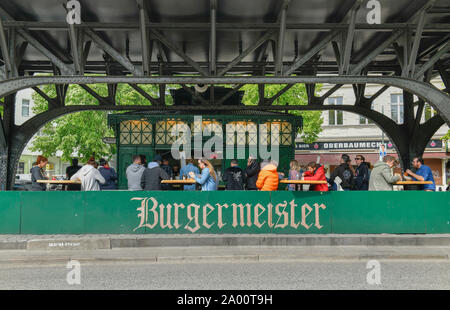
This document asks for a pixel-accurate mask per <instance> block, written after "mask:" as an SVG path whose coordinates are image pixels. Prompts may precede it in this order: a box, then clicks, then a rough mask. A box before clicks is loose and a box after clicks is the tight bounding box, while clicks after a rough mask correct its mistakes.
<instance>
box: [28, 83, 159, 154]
mask: <svg viewBox="0 0 450 310" xmlns="http://www.w3.org/2000/svg"><path fill="white" fill-rule="evenodd" d="M89 87H91V88H92V89H93V90H95V91H96V92H97V93H98V94H100V95H101V96H106V95H107V94H108V88H107V85H106V84H95V85H89ZM142 88H143V89H144V90H146V91H147V92H148V93H149V94H150V95H152V96H153V97H157V96H158V95H157V94H159V91H158V86H157V85H142ZM41 89H42V90H43V91H44V92H45V93H46V94H47V95H49V96H50V97H55V96H56V90H55V87H54V86H53V85H45V86H42V87H41ZM33 100H34V102H35V106H34V108H33V111H34V112H35V113H41V112H43V111H46V110H47V107H48V103H47V101H46V100H45V99H43V98H42V97H41V96H40V95H38V94H37V93H34V94H33ZM116 100H117V104H118V105H144V104H148V101H147V100H146V99H145V98H144V97H142V96H141V95H139V94H138V93H137V92H136V91H135V90H133V89H132V88H131V87H130V86H129V85H127V84H123V85H119V86H118V89H117V96H116ZM97 104H98V101H97V99H95V98H94V97H92V96H91V95H90V94H89V93H87V92H86V91H85V90H84V89H82V88H81V87H80V86H78V85H70V86H69V88H68V90H67V96H66V105H97ZM108 113H110V112H106V111H83V112H77V113H72V114H68V115H65V116H62V117H60V118H58V119H56V120H53V121H52V122H50V123H48V124H46V125H45V126H44V127H43V128H42V130H41V135H38V136H36V138H35V140H34V142H33V145H32V147H31V150H32V151H39V152H42V154H43V155H44V156H52V155H55V153H56V152H57V151H61V152H62V153H63V155H62V159H63V160H66V161H68V160H70V158H71V157H72V156H73V154H78V157H79V158H80V160H81V161H87V160H88V159H89V157H90V156H92V154H93V153H95V156H96V158H100V157H105V158H111V156H112V155H113V154H115V152H116V146H115V145H114V144H105V143H103V142H102V138H103V137H112V136H114V132H113V131H112V130H111V129H110V128H109V127H108V125H107V115H108Z"/></svg>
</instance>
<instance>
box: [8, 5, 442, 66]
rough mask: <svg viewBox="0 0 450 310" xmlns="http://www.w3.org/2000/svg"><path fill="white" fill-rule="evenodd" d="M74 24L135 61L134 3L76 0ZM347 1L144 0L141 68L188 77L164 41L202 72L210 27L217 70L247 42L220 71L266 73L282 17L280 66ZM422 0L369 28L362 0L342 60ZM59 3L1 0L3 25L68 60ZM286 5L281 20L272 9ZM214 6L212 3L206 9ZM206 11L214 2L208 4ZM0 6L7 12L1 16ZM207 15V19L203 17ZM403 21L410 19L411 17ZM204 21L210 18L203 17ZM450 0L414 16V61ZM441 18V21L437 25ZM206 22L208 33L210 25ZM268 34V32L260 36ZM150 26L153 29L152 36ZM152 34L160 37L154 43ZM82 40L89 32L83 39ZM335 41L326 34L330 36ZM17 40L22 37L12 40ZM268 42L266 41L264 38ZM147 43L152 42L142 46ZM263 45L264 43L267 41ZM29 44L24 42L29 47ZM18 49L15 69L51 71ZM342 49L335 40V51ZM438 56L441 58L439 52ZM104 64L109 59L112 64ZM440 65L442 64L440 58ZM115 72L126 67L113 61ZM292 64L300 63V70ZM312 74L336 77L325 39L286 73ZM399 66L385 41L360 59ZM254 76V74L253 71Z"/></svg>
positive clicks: (344, 19)
mask: <svg viewBox="0 0 450 310" xmlns="http://www.w3.org/2000/svg"><path fill="white" fill-rule="evenodd" d="M79 2H80V4H81V21H82V22H81V24H79V25H75V28H76V29H90V30H92V31H94V32H95V33H96V34H98V35H99V36H100V38H102V39H103V40H105V42H107V43H108V44H109V45H110V46H111V47H112V48H113V49H114V50H116V51H117V52H119V53H120V54H121V55H125V56H126V57H127V58H129V59H130V60H131V62H132V63H133V64H135V65H141V64H142V61H143V55H142V46H141V32H140V20H139V13H140V12H139V8H138V3H139V2H140V1H136V0H96V1H87V0H80V1H79ZM356 2H357V1H350V0H292V1H281V0H257V1H249V0H247V1H242V0H218V1H209V0H183V1H180V0H147V1H145V0H144V1H143V4H144V7H145V13H146V15H147V16H148V20H147V21H146V25H147V29H148V32H149V43H148V44H149V48H148V50H150V45H152V46H153V47H152V49H151V51H150V53H151V55H149V56H148V57H149V59H150V61H151V63H150V69H151V71H152V73H159V72H160V71H159V70H160V66H159V64H160V63H159V62H158V55H159V56H160V58H162V60H163V61H164V62H166V64H165V67H164V68H165V69H166V70H169V71H170V72H171V73H182V74H192V73H197V70H195V69H193V68H192V66H191V65H190V64H188V63H186V61H185V59H184V58H183V57H182V56H180V54H179V53H177V52H175V51H174V50H173V49H171V48H168V45H173V46H174V47H175V48H177V49H178V50H179V51H180V52H182V53H183V54H185V55H186V56H188V57H189V58H190V59H192V60H193V61H194V62H196V63H198V64H199V66H200V67H201V68H202V69H204V70H205V71H208V70H209V65H210V60H212V59H211V56H210V54H211V52H212V50H213V48H211V47H210V46H211V41H212V32H214V33H215V34H214V41H213V42H215V43H216V44H215V48H214V50H215V51H214V53H215V57H214V58H215V59H214V60H213V61H215V62H216V65H217V72H220V71H221V69H223V68H225V67H226V66H227V64H228V63H229V62H231V61H232V60H233V59H235V58H236V57H237V56H238V55H240V54H241V53H242V52H245V51H246V49H248V48H250V47H251V46H252V45H254V44H255V43H256V42H258V40H261V38H263V36H264V35H267V34H268V33H269V35H267V36H266V37H265V38H266V39H268V41H265V40H262V41H263V42H264V43H261V44H260V45H259V46H258V47H257V48H255V49H254V50H252V51H251V52H249V53H248V55H246V56H245V57H243V58H242V61H241V62H239V63H238V64H236V65H235V66H233V67H232V68H231V69H230V71H229V73H232V72H234V73H240V74H243V73H246V74H247V73H249V74H255V69H256V68H258V66H257V65H256V63H258V64H260V63H265V64H266V65H267V66H266V68H265V69H266V73H271V72H274V70H275V65H276V61H277V52H278V51H279V50H278V47H277V45H276V43H275V41H276V40H277V38H278V36H279V34H280V27H281V25H282V23H283V22H284V21H285V25H286V26H285V27H286V31H285V33H284V42H285V44H284V46H283V47H282V48H281V50H282V57H281V58H280V59H281V60H282V62H283V64H284V66H285V71H286V69H287V68H288V67H289V66H290V65H291V64H292V63H293V62H294V60H298V59H299V58H301V57H302V56H303V55H305V54H306V53H307V52H308V51H310V50H311V49H312V48H314V47H315V46H316V45H317V44H318V43H320V42H321V40H322V39H324V37H326V36H327V34H330V33H331V32H332V31H336V30H347V29H348V27H349V23H350V22H351V16H352V14H351V12H350V11H351V8H352V7H353V6H354V4H355V3H356ZM427 2H429V1H427V0H415V1H411V0H395V1H391V0H381V1H380V3H381V24H380V25H370V24H368V23H367V15H368V13H369V12H370V11H371V9H370V8H366V4H367V1H362V2H361V4H362V5H361V7H360V9H359V10H358V11H357V13H356V16H355V20H354V22H355V33H354V43H353V51H352V53H351V60H350V63H355V64H356V63H358V62H359V61H361V60H362V59H363V58H364V57H365V56H366V55H367V54H368V53H370V52H371V51H372V50H373V49H375V48H376V47H378V46H379V45H380V44H381V43H382V42H384V40H386V39H387V38H388V37H389V36H390V35H391V34H392V32H393V31H395V30H396V29H400V30H404V29H410V30H411V33H414V32H415V31H416V28H417V22H418V21H417V19H416V18H413V17H417V13H419V12H420V9H422V8H423V7H424V5H425V4H426V3H427ZM64 3H65V1H61V0H59V1H58V0H39V1H29V0H8V1H1V3H0V6H1V7H2V8H3V12H2V11H1V10H0V15H1V16H2V17H3V25H4V27H5V29H11V27H18V28H17V29H19V28H20V29H25V30H28V31H30V33H31V34H32V35H33V37H34V38H35V39H36V40H37V41H38V42H40V43H41V44H43V45H44V46H45V47H47V48H48V49H49V50H50V51H51V52H52V53H54V54H55V55H57V56H58V57H59V58H61V60H62V61H63V62H65V63H67V64H69V63H72V62H73V59H72V53H71V42H70V33H69V31H67V30H68V24H67V22H66V15H67V12H66V8H65V5H64ZM285 4H288V5H289V6H288V8H287V10H286V14H285V18H284V19H283V16H282V14H281V13H282V11H283V10H282V8H283V6H284V5H285ZM214 5H215V7H213V6H214ZM214 8H215V9H214ZM5 12H6V14H7V15H9V16H8V18H5ZM212 16H215V18H213V17H212ZM411 18H413V19H411ZM211 22H213V23H211ZM449 22H450V2H449V1H448V0H436V1H435V2H434V5H433V7H432V8H431V9H430V10H429V11H428V12H427V14H426V16H425V19H424V28H423V33H422V38H421V40H420V46H419V49H418V57H419V61H418V63H423V62H425V61H426V60H427V59H428V58H429V57H430V56H431V55H432V54H433V53H434V52H435V51H436V48H437V47H438V46H439V45H440V44H442V41H443V40H448V33H449V32H450V25H449ZM444 24H445V25H444ZM212 27H215V31H214V28H212ZM270 31H272V32H273V33H270ZM155 32H157V33H158V34H156V33H155ZM158 35H160V36H161V37H162V38H163V39H164V40H167V42H166V43H167V44H161V45H159V44H157V41H156V40H155V39H158ZM86 39H89V38H86ZM338 39H339V38H336V41H338ZM18 40H19V42H20V41H24V39H23V38H22V37H18ZM271 41H273V42H274V44H271V43H270V42H271ZM150 42H154V43H155V44H151V43H150ZM267 42H269V43H267ZM30 45H31V44H30ZM30 45H29V46H28V47H27V48H26V50H25V52H24V55H23V62H22V63H21V65H20V70H23V71H24V72H30V73H33V72H52V66H51V62H50V61H49V59H48V58H47V57H46V56H44V55H43V54H42V53H41V52H40V51H38V50H37V49H36V48H35V47H34V46H32V45H31V46H30ZM342 50H343V47H341V54H342V55H341V56H342V57H343V56H344V55H343V53H342ZM104 54H105V52H104V49H101V48H98V47H96V46H92V47H91V48H90V51H89V53H88V56H87V61H86V67H85V72H86V73H105V71H106V68H105V58H104V56H103V55H104ZM444 58H445V57H444ZM113 63H114V61H113ZM444 65H448V62H445V64H444ZM119 68H120V70H123V71H129V70H127V69H125V68H123V67H120V66H119ZM300 69H301V70H300ZM316 69H317V72H318V73H324V74H337V73H338V72H339V70H338V66H337V63H336V53H335V50H334V49H333V45H332V44H327V45H326V46H325V47H324V49H323V50H322V51H321V52H320V57H313V58H311V60H310V61H309V62H308V63H306V64H305V65H303V66H301V67H300V68H298V70H294V71H293V73H302V72H303V73H304V72H307V71H308V70H316ZM399 70H400V65H399V62H398V60H397V54H396V51H395V49H394V48H392V47H388V48H386V49H385V50H384V51H383V52H382V53H381V54H379V55H377V56H376V57H375V58H374V59H373V60H372V61H371V63H370V65H369V71H371V72H373V73H392V72H394V71H399ZM259 74H260V73H259Z"/></svg>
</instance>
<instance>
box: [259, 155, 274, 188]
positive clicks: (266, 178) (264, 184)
mask: <svg viewBox="0 0 450 310" xmlns="http://www.w3.org/2000/svg"><path fill="white" fill-rule="evenodd" d="M277 167H278V164H277V163H276V162H275V161H271V162H268V161H264V162H262V163H261V171H260V172H259V175H258V180H257V181H256V187H257V188H258V189H259V190H260V191H276V190H277V189H278V182H279V176H278V173H277Z"/></svg>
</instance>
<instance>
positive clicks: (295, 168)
mask: <svg viewBox="0 0 450 310" xmlns="http://www.w3.org/2000/svg"><path fill="white" fill-rule="evenodd" d="M289 168H290V169H289V178H288V180H300V178H301V173H300V165H299V163H298V161H296V160H295V159H294V160H291V162H290V163H289ZM288 190H290V191H296V190H298V185H297V184H289V185H288Z"/></svg>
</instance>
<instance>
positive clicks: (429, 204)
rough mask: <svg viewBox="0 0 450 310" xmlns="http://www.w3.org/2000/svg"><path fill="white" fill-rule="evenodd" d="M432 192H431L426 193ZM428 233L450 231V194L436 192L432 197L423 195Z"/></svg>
mask: <svg viewBox="0 0 450 310" xmlns="http://www.w3.org/2000/svg"><path fill="white" fill-rule="evenodd" d="M424 194H430V193H424ZM422 199H426V201H424V212H425V222H426V232H427V234H443V233H448V232H449V231H450V229H449V227H450V195H449V193H448V192H436V193H433V196H432V197H427V196H426V195H424V196H423V198H422Z"/></svg>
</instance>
